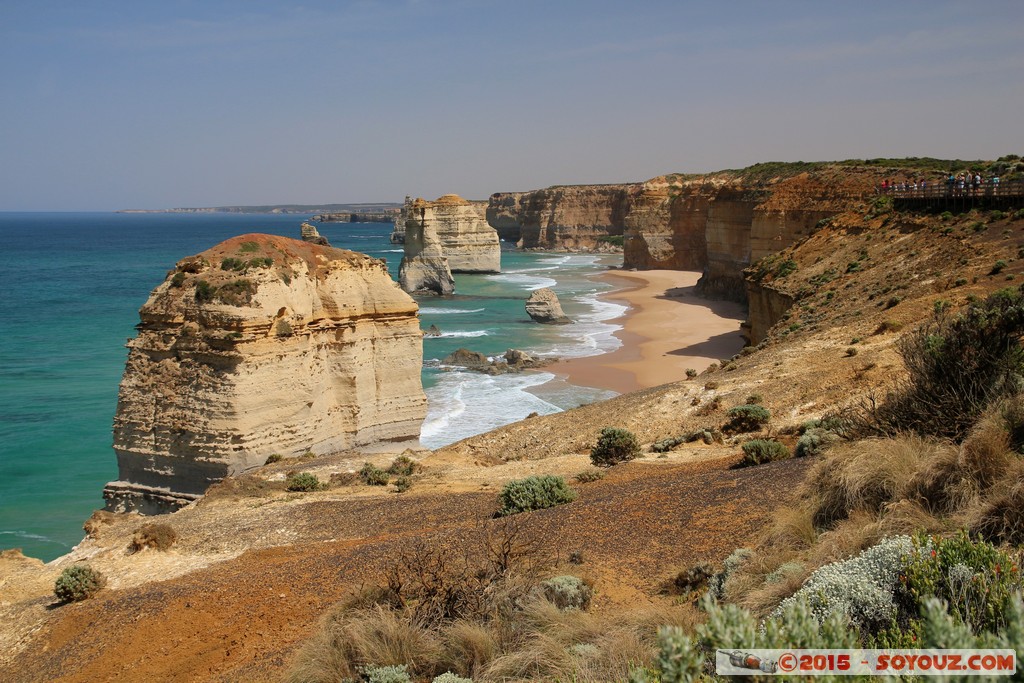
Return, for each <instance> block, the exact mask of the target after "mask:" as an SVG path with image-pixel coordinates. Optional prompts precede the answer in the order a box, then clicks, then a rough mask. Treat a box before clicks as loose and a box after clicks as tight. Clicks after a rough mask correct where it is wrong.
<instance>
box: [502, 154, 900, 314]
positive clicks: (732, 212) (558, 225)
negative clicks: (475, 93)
mask: <svg viewBox="0 0 1024 683" xmlns="http://www.w3.org/2000/svg"><path fill="white" fill-rule="evenodd" d="M884 172H885V170H884V169H863V168H858V167H850V166H844V167H841V168H840V167H835V166H830V165H827V164H820V165H817V167H816V168H815V169H814V170H813V172H803V173H795V172H790V175H785V173H782V174H780V175H779V176H775V177H771V176H768V175H764V174H762V175H757V174H754V173H748V172H744V171H723V172H720V173H712V174H705V175H679V174H671V175H666V176H658V177H656V178H652V179H650V180H648V181H646V182H643V183H634V184H625V185H592V186H576V187H551V188H547V189H544V190H536V191H533V192H511V193H509V192H505V193H497V194H494V195H492V196H491V199H490V203H489V205H488V209H487V219H488V221H489V222H490V223H491V225H492V226H493V227H494V228H495V229H496V230H498V232H499V234H500V235H501V236H502V239H509V240H513V239H514V240H518V241H519V243H520V245H521V246H523V247H525V248H531V247H537V248H546V249H570V250H571V249H576V248H592V247H594V246H595V245H601V244H606V243H609V242H613V241H614V240H615V238H616V237H617V236H619V235H622V239H623V266H624V267H625V268H637V269H641V270H646V269H674V270H702V271H703V273H704V274H703V277H702V278H701V280H700V282H699V283H698V285H697V291H698V292H699V293H701V294H702V295H704V296H708V297H713V298H725V299H731V300H734V301H745V300H746V294H745V286H744V278H743V269H744V268H746V267H748V266H749V265H750V264H752V263H754V262H756V261H757V260H758V259H760V258H762V257H764V256H766V255H768V254H772V253H775V252H777V251H779V250H780V249H784V248H786V247H788V246H790V245H791V244H794V243H795V242H797V241H799V240H800V239H802V238H803V237H805V236H807V235H809V234H810V233H811V232H812V231H813V230H814V229H815V226H817V225H818V223H819V221H821V220H822V219H823V218H828V217H830V216H833V215H835V214H837V213H839V212H841V211H844V210H846V209H847V208H849V207H850V206H851V204H852V203H854V202H858V201H861V200H862V199H863V197H864V196H865V195H867V194H869V193H870V192H871V189H872V187H873V186H874V185H875V184H876V183H877V182H878V181H879V180H880V178H881V177H882V174H883V173H884Z"/></svg>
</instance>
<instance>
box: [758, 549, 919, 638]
mask: <svg viewBox="0 0 1024 683" xmlns="http://www.w3.org/2000/svg"><path fill="white" fill-rule="evenodd" d="M913 550H914V544H913V541H912V540H911V538H910V537H909V536H892V537H890V538H887V539H885V540H883V541H882V542H881V543H879V544H878V545H875V546H872V547H871V548H868V549H867V550H865V551H864V552H862V553H861V554H860V555H857V556H856V557H852V558H850V559H848V560H843V561H841V562H833V563H831V564H827V565H825V566H824V567H821V568H819V569H817V570H816V571H815V572H814V573H813V574H811V576H810V577H809V578H808V579H807V581H806V582H805V583H804V585H803V587H802V588H801V589H800V590H799V591H797V592H796V594H794V595H793V596H792V597H790V598H787V599H786V600H784V601H783V602H782V604H781V605H779V607H778V608H776V610H775V611H774V612H772V614H771V617H772V618H777V617H778V616H780V615H781V614H782V613H783V612H784V611H785V609H786V608H787V607H788V606H789V605H792V604H794V603H796V602H798V601H801V600H803V601H806V602H807V604H808V605H809V606H810V608H811V611H812V613H813V615H814V618H815V619H816V620H817V621H818V622H819V623H824V621H825V620H826V619H827V618H828V616H829V614H830V613H832V612H840V613H842V614H845V615H847V616H848V617H849V618H850V619H851V620H852V621H853V622H855V623H857V624H859V625H861V626H881V625H884V624H888V623H889V622H891V620H892V619H893V617H894V616H895V613H896V606H895V604H894V602H893V592H894V590H895V587H896V582H897V581H898V579H899V574H900V570H901V569H902V568H903V562H904V558H906V557H907V556H908V555H910V553H911V552H912V551H913Z"/></svg>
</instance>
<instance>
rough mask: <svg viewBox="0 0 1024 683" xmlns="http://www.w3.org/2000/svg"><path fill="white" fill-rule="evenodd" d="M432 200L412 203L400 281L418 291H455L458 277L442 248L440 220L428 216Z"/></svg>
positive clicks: (416, 292)
mask: <svg viewBox="0 0 1024 683" xmlns="http://www.w3.org/2000/svg"><path fill="white" fill-rule="evenodd" d="M428 204H430V202H426V201H424V200H422V199H417V200H416V201H414V202H412V203H411V204H410V205H409V218H408V220H407V221H406V224H405V255H404V256H403V257H402V263H401V265H400V266H399V270H398V283H399V284H400V285H401V287H402V289H404V290H405V291H407V292H410V293H414V294H431V293H432V294H441V295H446V294H451V293H452V292H454V291H455V280H454V279H453V278H452V271H451V269H450V268H449V266H448V259H447V257H445V255H444V251H443V250H442V249H441V241H440V239H438V236H437V229H436V223H435V221H433V220H431V221H427V220H426V215H427V205H428ZM431 215H433V214H431Z"/></svg>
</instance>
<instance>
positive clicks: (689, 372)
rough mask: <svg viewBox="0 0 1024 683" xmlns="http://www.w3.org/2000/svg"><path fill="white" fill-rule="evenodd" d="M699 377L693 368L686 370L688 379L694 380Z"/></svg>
mask: <svg viewBox="0 0 1024 683" xmlns="http://www.w3.org/2000/svg"><path fill="white" fill-rule="evenodd" d="M696 376H697V371H696V370H695V369H693V368H686V379H693V378H694V377H696Z"/></svg>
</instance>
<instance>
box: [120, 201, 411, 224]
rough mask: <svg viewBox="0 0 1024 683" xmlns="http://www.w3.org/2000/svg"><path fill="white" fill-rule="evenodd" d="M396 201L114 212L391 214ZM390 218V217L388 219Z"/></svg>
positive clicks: (396, 206) (399, 207)
mask: <svg viewBox="0 0 1024 683" xmlns="http://www.w3.org/2000/svg"><path fill="white" fill-rule="evenodd" d="M401 207H402V205H401V204H400V203H398V202H376V203H362V204H268V205H265V206H210V207H181V208H175V209H121V210H120V211H116V212H115V213H275V214H281V213H284V214H293V213H294V214H357V215H364V214H365V215H369V214H374V215H385V214H387V215H392V214H394V213H396V212H397V211H398V210H399V209H401ZM388 220H390V219H388Z"/></svg>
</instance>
